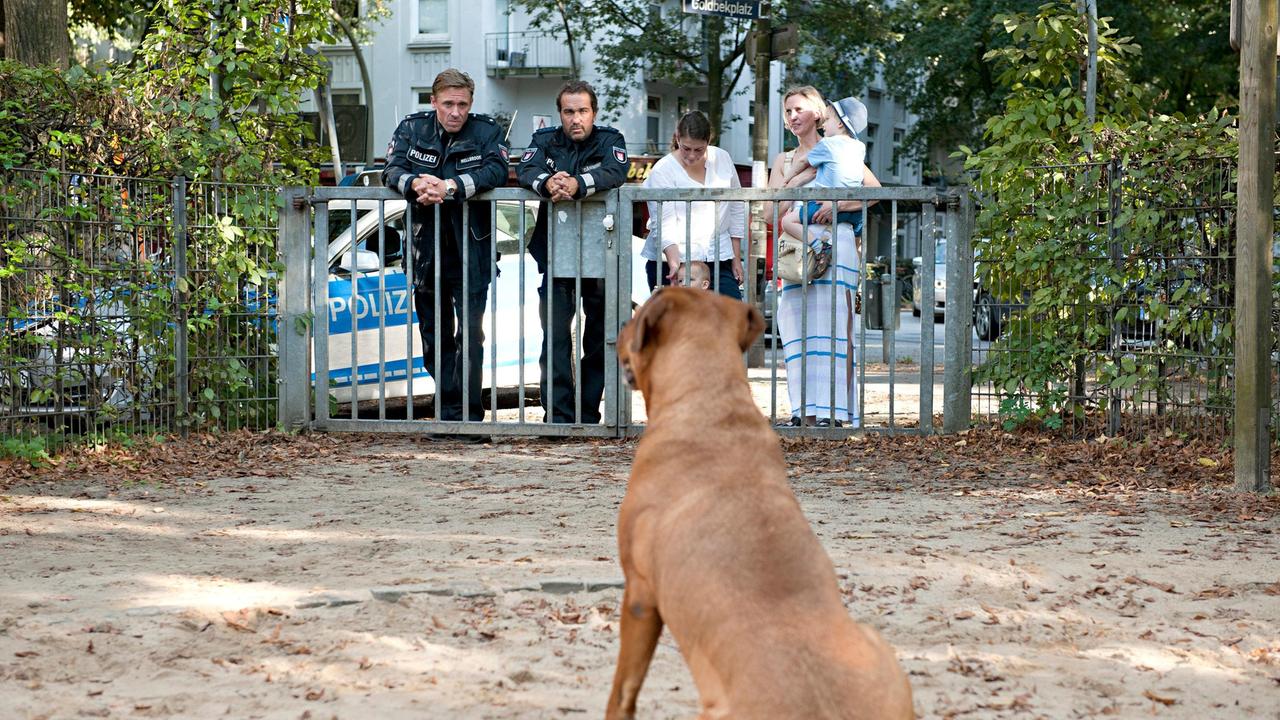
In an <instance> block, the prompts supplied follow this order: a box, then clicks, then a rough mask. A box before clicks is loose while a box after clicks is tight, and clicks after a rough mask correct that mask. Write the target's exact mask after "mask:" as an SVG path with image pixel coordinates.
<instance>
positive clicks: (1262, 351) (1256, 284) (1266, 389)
mask: <svg viewBox="0 0 1280 720" xmlns="http://www.w3.org/2000/svg"><path fill="white" fill-rule="evenodd" d="M1276 2H1277V0H1246V2H1243V3H1241V4H1242V5H1243V10H1244V12H1243V17H1241V18H1240V20H1242V21H1243V22H1242V23H1241V24H1242V30H1243V37H1242V40H1243V42H1242V43H1241V52H1240V183H1239V187H1238V194H1237V200H1236V202H1237V203H1238V217H1239V225H1238V226H1237V236H1236V308H1235V309H1236V340H1235V351H1236V383H1235V398H1236V399H1235V469H1236V484H1235V489H1236V490H1237V491H1238V492H1268V491H1269V490H1270V489H1271V476H1270V471H1271V436H1270V417H1271V387H1270V384H1271V368H1270V356H1271V325H1270V315H1271V234H1272V210H1273V199H1272V189H1273V185H1274V181H1275V155H1274V153H1275V140H1274V138H1275V131H1276V125H1275V115H1276V108H1275V103H1276V94H1275V90H1276Z"/></svg>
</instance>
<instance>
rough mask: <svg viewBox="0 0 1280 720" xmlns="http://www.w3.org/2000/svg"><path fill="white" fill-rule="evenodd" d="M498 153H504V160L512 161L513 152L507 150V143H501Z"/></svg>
mask: <svg viewBox="0 0 1280 720" xmlns="http://www.w3.org/2000/svg"><path fill="white" fill-rule="evenodd" d="M498 153H499V154H500V155H502V162H511V154H510V153H509V152H508V151H507V146H506V145H499V146H498Z"/></svg>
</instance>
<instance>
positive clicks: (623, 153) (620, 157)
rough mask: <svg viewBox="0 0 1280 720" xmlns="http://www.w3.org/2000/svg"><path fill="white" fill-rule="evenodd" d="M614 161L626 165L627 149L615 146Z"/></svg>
mask: <svg viewBox="0 0 1280 720" xmlns="http://www.w3.org/2000/svg"><path fill="white" fill-rule="evenodd" d="M613 159H614V160H617V161H618V162H620V163H622V164H624V165H625V164H626V162H627V149H626V148H624V147H619V146H617V145H614V146H613Z"/></svg>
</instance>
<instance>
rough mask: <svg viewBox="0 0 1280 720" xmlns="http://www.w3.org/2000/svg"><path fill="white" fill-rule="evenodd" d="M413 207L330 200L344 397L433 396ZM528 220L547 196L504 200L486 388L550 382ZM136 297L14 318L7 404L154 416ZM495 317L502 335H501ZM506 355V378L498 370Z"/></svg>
mask: <svg viewBox="0 0 1280 720" xmlns="http://www.w3.org/2000/svg"><path fill="white" fill-rule="evenodd" d="M380 202H381V205H382V211H381V215H379V211H378V207H379V204H380ZM406 207H407V203H406V202H405V201H404V200H400V199H396V200H387V201H376V200H359V201H355V202H354V203H353V202H352V201H350V200H334V201H330V202H329V219H330V228H336V229H334V230H331V232H330V233H329V235H330V237H329V238H328V240H327V242H326V243H324V246H325V252H326V257H327V261H328V268H329V272H328V277H327V279H326V280H327V283H328V307H327V315H328V332H329V341H328V353H327V354H328V360H329V368H328V382H327V385H328V388H329V391H330V393H331V394H332V395H333V396H334V397H335V398H336V400H337V401H338V402H340V403H346V402H350V401H351V400H352V398H353V397H354V398H356V399H358V400H364V399H372V398H377V397H378V396H379V392H380V387H381V388H382V389H383V391H385V397H387V398H396V397H404V396H407V395H408V393H409V384H410V379H409V378H410V372H411V373H412V383H413V393H414V395H426V394H430V393H432V392H434V382H433V380H432V379H431V377H430V376H429V375H428V374H427V372H426V369H425V367H424V363H423V357H422V340H421V337H420V334H419V332H418V327H417V314H416V312H414V309H413V302H412V295H411V293H410V292H409V288H408V286H407V282H406V276H405V272H404V269H403V262H402V258H403V253H404V247H405V244H406V243H407V238H408V236H409V231H408V223H407V221H406V216H405V210H406ZM522 215H523V221H524V230H525V234H526V237H527V236H528V235H529V234H531V233H532V231H533V228H534V224H535V222H536V219H537V203H536V202H526V203H522V202H520V201H505V200H504V201H499V202H498V207H497V222H496V225H495V234H496V241H497V246H498V250H499V252H500V253H501V259H500V260H499V261H498V273H499V274H498V277H497V280H496V282H495V286H496V302H493V301H491V302H490V307H489V311H488V314H487V315H486V317H485V320H484V328H485V334H486V335H487V336H488V337H487V338H486V339H485V361H484V384H485V386H486V387H504V388H505V387H517V386H518V384H519V383H520V382H521V379H522V377H521V375H522V373H521V369H522V368H523V382H524V383H525V384H526V386H533V387H536V386H537V384H538V381H539V369H538V355H539V353H540V348H541V343H542V331H541V324H540V322H539V318H538V292H537V291H538V285H539V282H540V280H541V278H540V276H539V274H538V272H537V265H536V264H535V263H534V261H533V259H532V258H529V257H527V256H525V260H524V271H525V278H524V286H523V293H522V292H521V291H522V289H521V287H520V266H521V260H520V258H521V256H522V255H523V254H524V253H523V248H524V245H525V238H521V237H520V228H521V216H522ZM353 219H354V222H352V220H353ZM379 227H382V232H381V235H380V234H379ZM379 239H381V240H382V243H383V245H382V250H381V252H380V251H379V248H378V242H379ZM643 243H644V241H643V240H642V239H640V238H636V237H634V236H633V237H632V249H633V252H634V253H635V254H634V255H633V259H635V260H636V261H635V262H633V263H632V278H631V287H632V300H633V302H637V303H639V302H643V301H644V300H645V299H647V298H648V295H649V292H648V284H647V281H646V280H645V273H644V264H643V262H640V261H638V258H639V251H640V249H641V247H642V246H643ZM353 248H354V252H353ZM133 292H138V291H137V290H136V289H135V290H129V289H126V288H124V287H108V288H106V289H103V290H100V291H97V292H95V293H93V294H86V295H84V296H82V297H79V298H73V302H75V303H76V307H77V308H78V309H77V310H75V311H73V312H71V313H63V312H52V311H41V310H40V309H39V308H36V307H33V308H32V311H31V312H29V313H28V316H27V317H23V318H18V319H16V320H11V321H10V323H9V325H8V332H7V333H6V334H5V337H4V342H5V343H6V344H7V346H8V350H9V355H10V356H13V357H17V358H18V360H17V361H16V362H15V363H14V366H13V367H9V368H0V405H3V406H4V407H5V408H6V409H8V410H9V411H11V412H13V413H14V414H17V415H23V416H36V415H89V414H97V415H99V416H102V415H110V414H112V413H120V412H123V411H125V410H131V411H137V410H138V408H140V407H141V408H144V409H143V412H144V414H145V406H146V405H147V404H148V403H149V402H150V401H149V400H148V399H147V397H145V392H146V388H147V387H149V386H150V384H151V383H152V380H151V379H152V378H154V377H155V375H156V372H157V367H156V365H157V363H156V361H155V360H154V359H153V357H152V355H151V354H150V351H149V350H148V349H147V348H146V344H145V343H138V342H136V341H135V340H134V339H133V336H134V335H136V334H137V333H136V330H137V329H136V328H134V327H132V326H131V322H132V321H131V319H130V318H131V315H130V312H131V306H132V304H133V298H131V297H130V295H131V293H133ZM491 297H492V296H491ZM522 299H523V306H522ZM244 300H245V307H246V308H248V310H249V312H250V313H259V312H262V314H263V315H264V317H272V318H273V317H274V315H275V311H274V303H275V297H274V295H264V294H259V293H258V292H257V291H252V290H251V291H247V292H246V296H245V299H244ZM264 304H265V305H266V308H265V312H263V309H264V308H263V306H264ZM522 307H523V312H521V308H522ZM264 321H265V320H264ZM494 322H496V327H497V332H493V328H494ZM521 323H523V345H522V344H521V327H522V326H521ZM495 361H496V366H497V376H496V378H494V377H491V375H492V371H493V368H494V365H495ZM353 368H354V372H353ZM312 380H313V381H314V380H315V365H314V360H313V364H312ZM353 385H354V387H355V388H356V391H355V392H354V393H353V392H352V387H353Z"/></svg>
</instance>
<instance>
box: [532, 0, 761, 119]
mask: <svg viewBox="0 0 1280 720" xmlns="http://www.w3.org/2000/svg"><path fill="white" fill-rule="evenodd" d="M518 2H519V5H520V6H521V7H523V8H524V9H525V10H527V11H528V12H529V13H530V15H531V16H532V17H533V19H534V22H535V26H536V27H541V28H545V29H548V30H551V31H553V32H556V33H558V34H560V35H561V36H562V37H564V36H565V35H566V34H574V31H575V29H576V36H577V37H579V38H583V39H584V42H585V43H586V44H589V45H591V46H593V47H594V48H595V51H596V62H595V64H596V67H597V69H598V70H599V72H600V74H601V75H603V76H604V78H605V82H604V84H603V87H601V88H599V90H600V95H601V96H602V100H603V103H604V106H605V111H606V112H605V114H606V116H618V115H621V114H623V113H630V112H634V111H635V108H632V107H628V106H626V105H624V104H623V103H626V102H629V101H630V100H631V97H632V94H633V91H634V89H635V84H636V78H637V77H639V76H641V74H643V75H644V76H645V77H646V78H648V79H650V80H654V81H658V82H665V83H668V84H670V85H672V86H674V87H680V88H687V90H686V92H688V94H689V95H691V96H694V97H695V98H696V92H697V91H696V89H697V88H706V94H707V116H708V119H710V121H711V127H712V129H713V130H714V131H716V132H719V130H720V128H721V126H722V125H723V122H724V106H725V104H726V103H727V102H728V100H729V98H731V97H732V96H733V95H734V93H736V92H738V91H739V89H740V88H739V82H740V81H741V80H742V77H743V70H744V69H745V68H746V52H745V49H746V38H747V33H748V31H749V30H750V29H751V24H750V22H748V21H745V20H731V19H726V18H722V17H716V16H706V15H694V14H688V13H684V12H682V11H681V9H680V7H679V5H665V4H653V3H651V2H649V0H596V1H595V2H590V3H580V4H576V5H574V6H573V8H572V12H571V13H565V12H563V11H562V10H563V7H562V6H563V3H561V2H559V0H518Z"/></svg>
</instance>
